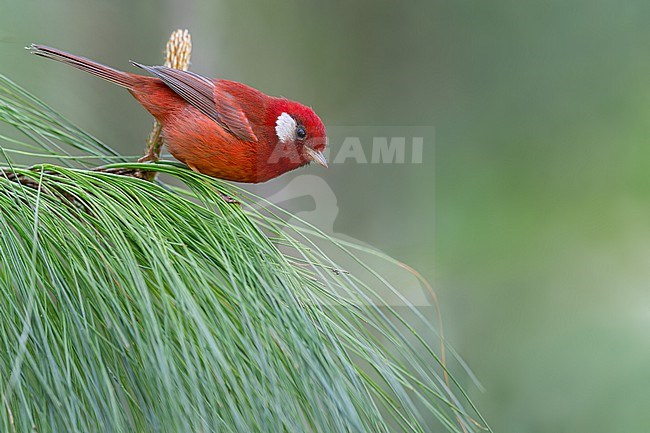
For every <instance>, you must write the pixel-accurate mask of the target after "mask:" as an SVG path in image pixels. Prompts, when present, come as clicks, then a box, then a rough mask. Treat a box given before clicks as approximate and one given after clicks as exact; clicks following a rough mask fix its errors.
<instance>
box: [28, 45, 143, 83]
mask: <svg viewBox="0 0 650 433" xmlns="http://www.w3.org/2000/svg"><path fill="white" fill-rule="evenodd" d="M26 48H27V49H28V50H29V51H31V53H32V54H36V55H37V56H41V57H46V58H48V59H53V60H56V61H59V62H62V63H65V64H67V65H70V66H74V67H75V68H77V69H81V70H82V71H86V72H88V73H90V74H93V75H96V76H98V77H99V78H103V79H104V80H106V81H110V82H111V83H114V84H117V85H118V86H122V87H126V88H127V89H130V88H132V87H133V85H134V84H135V79H134V77H132V76H131V75H129V74H127V73H126V72H122V71H118V70H117V69H113V68H109V67H108V66H104V65H102V64H100V63H97V62H93V61H92V60H89V59H87V58H85V57H80V56H75V55H73V54H70V53H66V52H65V51H61V50H57V49H56V48H51V47H47V46H45V45H38V44H31V45H30V46H29V47H26Z"/></svg>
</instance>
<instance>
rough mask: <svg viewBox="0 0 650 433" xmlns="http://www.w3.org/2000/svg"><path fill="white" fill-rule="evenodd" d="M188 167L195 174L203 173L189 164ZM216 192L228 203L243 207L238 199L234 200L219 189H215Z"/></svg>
mask: <svg viewBox="0 0 650 433" xmlns="http://www.w3.org/2000/svg"><path fill="white" fill-rule="evenodd" d="M187 166H188V167H189V168H191V169H192V171H193V172H195V173H201V172H200V171H199V170H198V169H197V168H196V167H195V166H193V165H192V164H187ZM215 190H216V191H217V194H219V197H221V198H222V199H223V200H224V201H225V202H226V203H232V204H236V205H241V203H239V201H237V199H236V198H232V197H230V196H229V195H228V194H224V193H223V192H221V191H219V190H218V189H217V188H215Z"/></svg>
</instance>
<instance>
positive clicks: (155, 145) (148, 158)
mask: <svg viewBox="0 0 650 433" xmlns="http://www.w3.org/2000/svg"><path fill="white" fill-rule="evenodd" d="M161 131H162V126H161V125H160V123H158V121H157V120H156V121H155V123H154V126H153V129H152V130H151V133H150V134H149V137H148V138H147V149H146V150H145V154H144V156H143V157H142V158H140V159H138V162H157V161H158V158H160V149H161V148H162V140H161V139H160V132H161Z"/></svg>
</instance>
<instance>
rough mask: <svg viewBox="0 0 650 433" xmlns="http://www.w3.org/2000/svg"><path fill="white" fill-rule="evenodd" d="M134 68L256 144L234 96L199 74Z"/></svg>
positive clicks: (219, 123)
mask: <svg viewBox="0 0 650 433" xmlns="http://www.w3.org/2000/svg"><path fill="white" fill-rule="evenodd" d="M131 63H133V64H134V65H135V66H137V67H139V68H142V69H144V70H145V71H147V72H149V73H151V74H153V75H155V76H156V77H158V78H160V79H161V80H162V82H163V83H165V84H166V85H167V87H169V88H170V89H172V90H173V91H174V92H176V94H178V96H180V97H181V98H183V99H185V100H186V101H187V102H188V103H189V104H190V105H192V106H193V107H195V108H197V109H198V110H199V111H200V112H201V113H203V114H205V115H206V116H208V117H209V118H211V119H212V120H214V121H215V122H216V123H217V124H218V125H219V126H221V127H222V128H224V129H225V130H226V131H228V132H230V133H231V134H233V135H234V136H236V137H237V138H239V139H241V140H244V141H257V137H256V136H255V133H254V132H253V128H251V125H250V123H249V122H248V118H247V117H246V114H244V112H243V111H242V109H241V107H240V106H239V104H238V103H237V100H235V97H234V96H232V95H231V94H230V93H228V92H226V91H224V90H223V89H219V88H217V87H216V86H215V85H214V83H213V82H212V81H211V80H209V79H208V78H205V77H203V76H201V75H199V74H195V73H194V72H189V71H181V70H179V69H173V68H168V67H166V66H145V65H141V64H139V63H135V62H131Z"/></svg>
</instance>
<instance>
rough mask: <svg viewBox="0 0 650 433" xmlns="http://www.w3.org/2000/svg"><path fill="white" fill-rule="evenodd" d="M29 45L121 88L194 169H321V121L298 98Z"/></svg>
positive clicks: (229, 172)
mask: <svg viewBox="0 0 650 433" xmlns="http://www.w3.org/2000/svg"><path fill="white" fill-rule="evenodd" d="M28 48H29V50H30V51H31V52H32V53H34V54H36V55H38V56H42V57H46V58H48V59H53V60H57V61H59V62H63V63H65V64H67V65H70V66H73V67H75V68H77V69H81V70H82V71H86V72H89V73H90V74H93V75H96V76H98V77H100V78H102V79H104V80H106V81H110V82H111V83H114V84H117V85H118V86H121V87H124V88H126V89H127V90H128V91H129V92H130V93H131V94H132V95H133V97H135V99H137V101H138V102H139V103H140V104H142V106H143V107H144V108H145V109H146V110H147V111H148V112H149V113H151V114H152V115H153V116H154V117H155V118H156V119H157V120H158V122H160V124H161V125H162V137H163V141H164V143H165V145H166V146H167V148H168V149H169V152H170V153H171V154H172V155H173V156H174V157H175V158H176V159H178V160H179V161H181V162H183V163H185V164H187V165H188V166H189V167H190V168H191V169H192V170H194V171H197V172H200V173H203V174H206V175H208V176H213V177H217V178H220V179H227V180H233V181H238V182H264V181H267V180H269V179H272V178H274V177H277V176H279V175H281V174H283V173H286V172H287V171H290V170H293V169H296V168H298V167H301V166H303V165H305V164H308V163H310V162H316V163H318V164H320V165H322V166H324V167H327V161H326V159H325V156H324V155H323V151H324V150H325V125H323V122H322V121H321V120H320V118H319V117H318V116H317V115H316V113H314V111H313V110H312V109H311V108H309V107H306V106H304V105H302V104H300V103H298V102H294V101H290V100H288V99H285V98H276V97H272V96H268V95H265V94H264V93H262V92H260V91H259V90H256V89H254V88H252V87H249V86H246V85H244V84H241V83H238V82H235V81H229V80H221V79H216V78H206V77H204V76H201V75H199V74H196V73H194V72H189V71H181V70H178V69H172V68H167V67H165V66H145V65H141V64H139V63H135V62H133V61H132V62H131V63H132V64H133V65H135V66H137V67H139V68H142V69H144V70H145V71H147V72H148V73H150V74H151V75H153V76H152V77H148V76H143V75H137V74H131V73H128V72H123V71H119V70H117V69H113V68H111V67H108V66H105V65H102V64H99V63H97V62H94V61H92V60H89V59H86V58H84V57H80V56H75V55H73V54H70V53H66V52H65V51H61V50H58V49H56V48H51V47H47V46H44V45H37V44H32V45H31V46H30V47H28Z"/></svg>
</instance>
